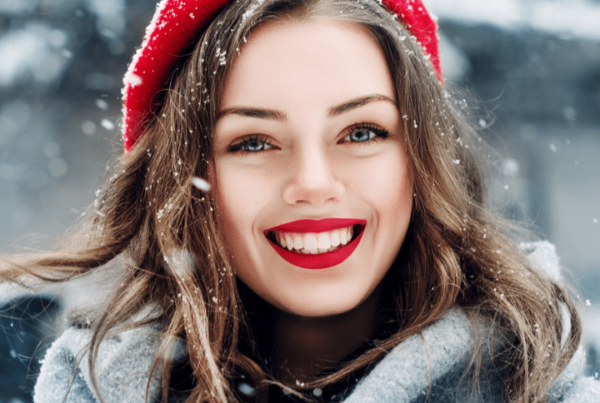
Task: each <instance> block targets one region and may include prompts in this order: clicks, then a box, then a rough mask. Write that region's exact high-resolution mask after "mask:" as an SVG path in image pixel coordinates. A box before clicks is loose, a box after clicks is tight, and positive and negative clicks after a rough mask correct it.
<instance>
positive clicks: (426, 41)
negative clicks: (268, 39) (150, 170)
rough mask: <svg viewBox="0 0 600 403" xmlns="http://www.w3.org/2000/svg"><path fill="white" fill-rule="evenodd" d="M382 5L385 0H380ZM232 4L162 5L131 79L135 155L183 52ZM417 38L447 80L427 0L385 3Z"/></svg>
mask: <svg viewBox="0 0 600 403" xmlns="http://www.w3.org/2000/svg"><path fill="white" fill-rule="evenodd" d="M378 1H379V2H381V0H378ZM229 2H230V0H187V1H186V0H161V2H160V3H159V4H158V6H157V9H156V13H155V14H154V17H153V18H152V22H150V25H148V27H147V28H146V34H145V37H144V42H143V43H142V46H141V47H140V48H139V49H138V50H137V52H136V53H135V56H134V57H133V60H132V62H131V64H130V65H129V69H128V70H127V73H126V74H125V79H124V84H125V86H124V87H123V90H122V92H123V124H122V131H123V141H124V145H125V150H126V151H129V150H130V149H131V147H133V145H134V144H135V142H136V141H137V139H138V138H139V137H140V135H141V134H142V132H143V131H144V128H145V125H146V123H147V121H148V119H149V117H150V116H151V115H152V113H153V112H155V110H156V106H157V105H156V104H155V98H156V96H157V94H158V93H159V92H160V91H161V90H162V89H163V87H164V85H165V84H166V81H167V78H168V77H169V73H170V71H171V69H172V68H173V66H174V65H175V63H176V62H177V59H178V58H179V56H180V55H181V52H182V51H183V50H184V49H185V48H186V47H187V46H188V45H189V44H190V42H191V41H192V40H194V38H195V37H196V35H197V34H198V33H199V32H200V31H201V30H202V28H203V27H205V26H206V25H207V24H208V23H209V22H210V21H211V20H212V19H213V18H214V17H215V16H216V14H217V13H218V12H219V11H220V10H221V9H222V8H223V7H224V6H225V5H227V4H228V3H229ZM383 4H384V5H385V6H386V7H387V8H388V9H389V10H391V11H392V12H394V13H395V14H396V15H398V18H399V20H400V21H401V22H402V23H403V24H404V26H405V27H406V28H407V29H408V31H409V32H410V33H411V34H412V35H414V36H415V38H416V39H417V41H418V42H419V43H420V44H421V46H422V47H423V50H424V51H425V53H426V54H427V55H428V56H429V57H430V61H431V63H432V65H433V67H434V69H435V70H436V73H437V75H438V78H439V79H440V81H441V80H442V69H441V66H440V58H439V50H438V37H437V24H436V23H435V21H434V19H433V18H432V16H431V15H430V14H429V13H428V12H427V10H426V9H425V6H424V5H423V3H422V2H421V0H383Z"/></svg>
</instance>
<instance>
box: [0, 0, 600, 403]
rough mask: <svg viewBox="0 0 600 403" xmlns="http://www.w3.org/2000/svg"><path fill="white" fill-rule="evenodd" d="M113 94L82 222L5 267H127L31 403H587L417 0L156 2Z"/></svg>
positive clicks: (60, 273) (552, 279) (570, 334)
mask: <svg viewBox="0 0 600 403" xmlns="http://www.w3.org/2000/svg"><path fill="white" fill-rule="evenodd" d="M125 83H126V86H125V89H124V94H126V99H125V108H124V126H123V129H124V133H123V134H124V141H125V149H126V153H125V155H124V156H122V157H121V158H120V159H119V160H118V161H117V163H116V164H115V168H114V175H113V176H112V177H111V178H110V179H109V181H108V182H107V184H106V186H105V188H104V189H103V191H102V192H101V193H100V194H99V199H98V200H97V202H96V203H94V205H93V206H90V209H91V211H92V212H93V214H90V215H89V216H90V218H89V219H88V221H86V222H83V223H82V225H81V228H80V230H79V232H77V233H76V234H75V235H74V236H72V237H71V238H68V239H67V241H66V243H65V246H64V248H63V249H61V250H59V251H58V252H56V253H53V254H50V255H46V256H28V257H22V258H15V259H13V260H12V261H11V262H7V263H6V264H5V266H6V267H5V268H4V263H3V271H2V274H1V275H2V278H3V279H5V280H7V281H16V282H21V283H27V282H28V280H27V279H26V278H27V276H35V277H38V278H41V279H43V280H46V281H67V280H69V279H72V278H74V277H76V276H80V275H84V274H88V273H92V272H96V271H100V270H103V269H104V267H106V266H105V265H106V264H107V263H109V262H115V263H118V265H117V266H118V270H119V271H120V273H121V278H120V281H118V282H117V283H118V284H119V286H118V287H116V288H115V290H113V294H112V295H111V297H110V298H109V299H108V300H107V301H106V302H105V303H104V304H100V305H98V306H97V310H96V311H95V312H91V313H86V316H85V317H84V318H85V319H86V320H83V321H76V323H75V325H74V327H73V328H71V329H69V330H67V331H66V332H65V333H64V334H63V336H62V337H61V338H59V340H58V341H57V342H56V343H55V344H54V345H53V347H52V348H51V349H50V350H49V352H48V355H47V357H46V360H45V363H44V366H43V368H42V371H41V375H40V378H39V381H38V384H37V386H36V395H35V399H36V401H38V402H61V401H78V402H80V401H89V402H92V401H97V400H100V401H115V402H116V401H128V402H129V401H142V400H146V401H155V400H158V399H162V401H164V402H167V401H169V402H176V401H188V402H220V403H225V402H265V401H268V402H280V401H318V402H325V401H327V402H329V401H338V402H339V401H344V402H348V403H352V402H365V401H376V402H399V401H402V402H417V401H424V399H428V400H429V401H431V402H446V401H453V402H466V401H486V402H491V401H493V402H500V401H515V402H517V401H521V402H544V401H548V400H552V399H561V401H564V402H576V401H577V402H586V401H589V402H592V401H597V399H598V397H599V396H600V388H599V387H598V384H597V383H595V382H594V381H592V380H590V379H580V378H578V377H577V366H578V364H579V362H580V360H581V358H582V356H581V349H579V350H578V347H579V342H580V337H581V329H580V322H579V316H578V314H577V311H576V309H575V306H574V303H573V301H572V300H571V298H570V297H569V296H568V294H566V293H565V292H564V290H563V288H562V287H561V285H559V281H560V278H559V276H552V273H555V272H556V271H557V270H558V267H557V264H556V263H555V260H556V258H555V255H554V254H553V249H552V247H551V246H550V245H548V244H545V243H535V244H528V245H525V244H524V245H522V246H521V247H519V246H517V245H516V244H515V242H513V241H512V240H510V239H509V238H508V237H507V236H506V235H505V234H506V232H508V231H509V230H513V229H515V228H514V227H513V226H512V225H511V224H509V223H506V222H503V221H501V220H499V219H498V218H495V217H494V216H493V214H492V213H491V212H490V209H489V208H488V207H487V205H486V204H485V201H484V198H483V194H484V191H483V183H484V181H483V177H482V172H481V169H480V166H479V163H478V157H479V155H480V154H481V152H482V151H483V148H482V146H481V144H482V141H481V139H480V138H479V137H478V136H477V133H476V132H475V131H474V129H473V128H472V127H471V126H470V125H469V124H468V123H467V122H466V121H465V118H464V115H465V113H464V111H459V110H457V109H456V107H455V102H454V101H453V99H452V97H451V95H450V94H449V93H448V92H447V91H446V90H445V89H444V87H443V80H442V74H441V69H440V64H439V57H438V51H437V34H436V25H435V23H434V21H433V19H432V18H431V16H430V15H429V14H428V13H427V11H426V10H425V8H424V7H423V5H422V4H421V3H420V1H418V0H410V1H407V2H405V1H402V0H389V1H384V2H383V3H382V2H380V1H374V0H360V1H355V0H352V1H346V0H309V1H301V0H258V1H254V0H239V1H236V2H228V1H225V0H220V1H197V2H180V1H178V0H163V1H162V2H161V3H160V5H159V7H158V9H157V14H156V16H155V18H154V20H153V22H152V23H151V25H150V27H149V29H148V31H147V37H146V40H145V42H144V44H143V45H142V48H141V49H140V50H139V51H138V53H137V54H136V56H135V57H134V61H133V62H132V65H131V66H130V69H129V72H128V74H127V75H126V80H125ZM202 178H203V179H202ZM527 253H529V259H528V256H527ZM578 351H579V352H578ZM82 354H83V355H82ZM81 357H84V358H85V359H82V360H81V359H80V358H81Z"/></svg>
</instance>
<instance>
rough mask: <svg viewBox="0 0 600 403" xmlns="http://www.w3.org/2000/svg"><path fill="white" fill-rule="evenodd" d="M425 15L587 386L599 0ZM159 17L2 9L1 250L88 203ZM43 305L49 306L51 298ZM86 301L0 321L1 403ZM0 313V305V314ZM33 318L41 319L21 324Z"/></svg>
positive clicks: (32, 5)
mask: <svg viewBox="0 0 600 403" xmlns="http://www.w3.org/2000/svg"><path fill="white" fill-rule="evenodd" d="M424 2H425V4H426V5H427V6H428V7H429V8H430V10H431V11H432V12H433V13H434V14H437V16H438V17H439V23H440V29H441V33H442V64H443V69H444V71H445V75H446V77H447V80H448V83H449V85H450V86H454V87H457V88H461V89H465V90H466V91H468V92H469V93H470V95H471V98H475V99H477V100H478V102H477V103H474V105H475V104H476V105H477V107H478V109H477V111H476V112H477V115H478V118H477V119H478V122H479V124H480V126H481V127H482V128H483V129H484V131H483V133H484V136H485V137H486V139H487V140H488V141H489V142H490V143H491V144H492V145H493V146H494V149H495V150H496V151H497V154H498V155H496V156H492V159H491V161H494V164H495V167H494V168H495V170H496V171H497V175H496V177H495V179H494V180H493V181H491V182H490V195H491V197H492V199H493V202H494V205H495V207H496V208H497V209H498V210H499V211H501V212H503V214H506V215H507V216H509V217H512V218H514V219H516V220H519V221H521V222H523V223H525V224H526V225H527V226H529V227H530V228H534V229H537V231H539V233H540V234H542V235H543V236H544V237H545V238H547V239H549V240H550V241H551V242H553V243H555V244H556V247H557V250H558V253H559V255H560V256H561V263H562V265H563V266H564V267H565V268H566V269H568V274H567V278H568V279H570V280H571V282H572V283H573V284H574V285H575V287H576V293H577V294H578V295H579V296H580V298H581V305H582V307H583V309H584V310H585V318H584V319H585V320H586V321H587V322H588V323H587V325H588V327H589V328H590V329H591V332H590V334H589V336H588V338H589V340H590V345H591V346H592V348H591V350H590V358H589V360H588V361H589V365H588V368H587V372H588V373H589V374H592V375H593V374H595V373H596V371H597V369H596V365H597V361H598V358H597V357H598V350H597V349H594V348H593V345H594V343H597V344H600V343H598V341H597V340H596V337H599V338H600V310H598V307H600V222H599V221H600V179H599V177H600V24H599V23H598V21H600V1H598V0H554V1H552V0H494V1H481V0H452V1H449V0H424ZM155 5H156V1H153V0H0V251H1V252H9V253H13V252H16V253H22V252H27V251H31V250H44V249H51V247H52V245H53V244H54V243H55V242H56V239H57V237H58V236H59V235H60V234H61V233H63V232H64V231H65V230H66V229H67V228H69V226H70V225H71V224H72V223H73V222H74V220H75V219H76V218H77V217H78V216H79V215H80V214H81V213H82V211H83V209H84V208H85V206H87V204H88V203H89V202H90V201H91V200H93V197H94V191H95V190H96V189H97V188H98V186H99V183H100V182H99V181H100V178H101V177H102V175H103V173H104V171H105V169H106V162H107V160H108V158H109V155H110V153H111V151H113V150H117V151H118V150H120V149H121V147H122V146H121V143H120V139H119V133H118V128H117V126H118V120H119V118H120V87H121V79H122V76H123V74H124V73H125V70H126V67H127V63H128V62H129V60H130V58H131V56H132V54H133V51H134V47H135V46H138V45H139V44H140V43H141V38H142V33H143V29H144V28H145V26H146V25H147V23H148V22H149V20H150V18H151V17H152V13H153V11H154V7H155ZM88 287H89V285H88ZM82 290H84V291H82ZM53 294H55V295H58V297H59V298H58V299H55V300H51V299H49V298H48V296H51V295H53ZM86 295H90V292H89V288H86V289H84V288H79V287H77V288H73V287H71V288H68V289H60V290H59V289H57V290H54V292H53V293H49V294H48V296H46V297H45V298H41V299H40V298H28V299H24V300H21V302H20V305H18V306H16V307H13V308H11V310H10V311H7V312H8V313H5V315H4V316H2V315H0V317H1V318H0V319H1V320H0V327H2V326H3V327H4V331H1V330H0V403H3V402H11V403H18V402H21V401H23V402H26V401H30V397H29V394H30V388H31V385H32V384H33V381H34V379H33V378H32V376H33V377H34V374H35V372H36V370H37V361H38V359H39V358H41V357H43V352H44V347H43V346H44V345H46V344H47V343H48V342H49V341H51V339H52V337H54V335H55V334H56V332H57V331H60V326H59V327H58V330H57V328H56V326H53V325H52V323H53V322H52V319H53V316H54V315H55V313H56V312H58V311H59V308H60V306H64V305H72V304H76V303H78V302H80V301H81V300H82V299H84V298H86V297H85V296H86ZM6 299H7V295H0V305H2V302H6ZM30 311H35V312H42V311H43V312H44V315H42V316H40V317H37V318H35V319H34V320H29V319H24V318H26V315H25V313H26V312H30ZM18 319H21V320H18ZM595 335H598V336H595ZM34 339H36V340H43V341H44V344H43V345H42V347H41V348H38V349H36V348H35V347H32V346H34V345H37V343H33V342H32V340H34ZM7 346H8V347H7ZM32 356H33V357H35V359H34V360H30V359H29V357H32ZM28 374H29V379H28Z"/></svg>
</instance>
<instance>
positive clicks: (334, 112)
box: [327, 94, 396, 117]
mask: <svg viewBox="0 0 600 403" xmlns="http://www.w3.org/2000/svg"><path fill="white" fill-rule="evenodd" d="M375 101H386V102H390V103H391V104H392V105H394V106H396V101H394V100H393V99H392V98H390V97H386V96H385V95H381V94H371V95H367V96H364V97H359V98H355V99H352V100H350V101H348V102H344V103H343V104H341V105H338V106H334V107H333V108H331V109H329V112H328V114H327V116H329V117H335V116H339V115H342V114H344V113H346V112H350V111H351V110H353V109H357V108H360V107H361V106H365V105H366V104H369V103H371V102H375Z"/></svg>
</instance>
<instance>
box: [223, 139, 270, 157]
mask: <svg viewBox="0 0 600 403" xmlns="http://www.w3.org/2000/svg"><path fill="white" fill-rule="evenodd" d="M271 148H273V146H272V145H271V144H270V143H269V141H268V140H267V139H265V138H260V137H258V136H253V137H248V138H245V139H242V140H241V141H240V142H238V143H237V144H234V145H232V146H230V147H229V152H237V151H241V152H247V153H258V152H261V151H265V150H269V149H271Z"/></svg>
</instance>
